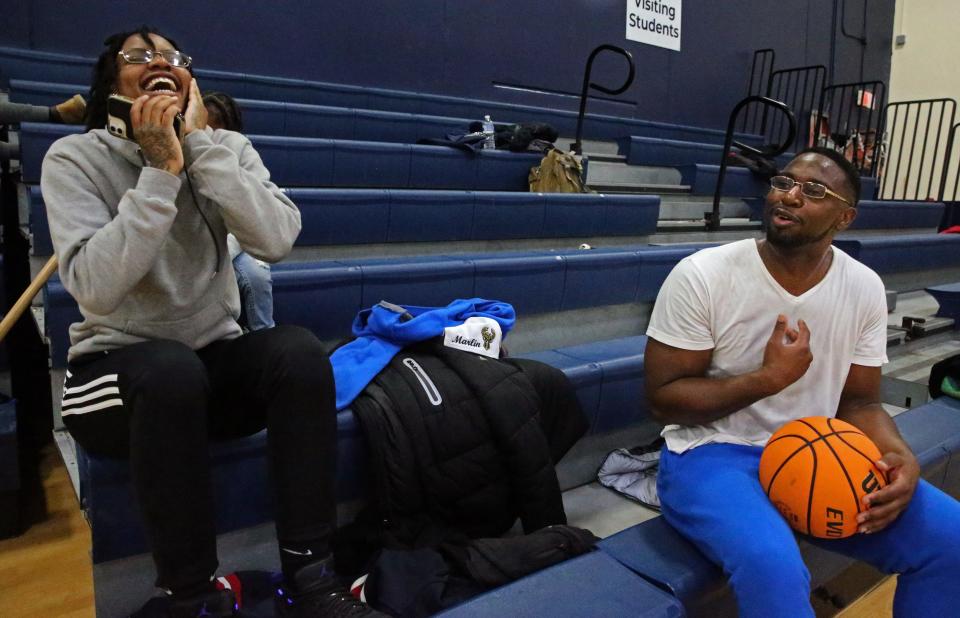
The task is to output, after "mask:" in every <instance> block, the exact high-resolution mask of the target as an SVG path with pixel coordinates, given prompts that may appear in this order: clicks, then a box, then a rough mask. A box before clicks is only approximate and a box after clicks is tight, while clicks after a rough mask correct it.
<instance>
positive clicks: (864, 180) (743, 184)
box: [679, 163, 876, 200]
mask: <svg viewBox="0 0 960 618" xmlns="http://www.w3.org/2000/svg"><path fill="white" fill-rule="evenodd" d="M679 169H680V174H681V178H682V179H683V184H685V185H690V192H691V193H693V194H694V195H713V192H714V190H715V189H716V188H717V178H718V177H719V175H720V165H719V164H711V163H696V164H692V165H682V166H679ZM769 190H770V183H768V182H767V181H766V180H763V179H762V178H760V177H758V176H757V175H756V174H754V173H753V172H751V171H750V170H749V169H747V168H745V167H730V166H728V167H727V170H726V173H725V175H724V182H723V195H725V196H737V197H758V196H762V195H766V194H767V192H768V191H769ZM874 195H876V180H875V179H874V178H871V177H869V176H861V177H860V198H861V199H864V200H867V199H872V198H873V196H874Z"/></svg>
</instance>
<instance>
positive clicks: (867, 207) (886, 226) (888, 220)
mask: <svg viewBox="0 0 960 618" xmlns="http://www.w3.org/2000/svg"><path fill="white" fill-rule="evenodd" d="M747 202H748V204H749V206H750V211H751V215H750V218H751V219H754V220H760V219H762V218H763V203H764V199H763V198H756V199H753V200H747ZM945 207H946V205H945V204H944V203H943V202H898V201H893V200H867V199H863V200H860V201H859V202H857V218H856V219H854V221H853V224H852V225H851V226H850V228H849V229H850V230H854V231H855V230H907V229H911V228H913V229H917V228H927V229H929V230H930V231H933V230H936V229H937V224H939V222H940V218H941V217H942V216H943V211H944V208H945Z"/></svg>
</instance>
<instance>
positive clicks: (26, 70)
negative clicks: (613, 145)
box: [0, 47, 761, 143]
mask: <svg viewBox="0 0 960 618" xmlns="http://www.w3.org/2000/svg"><path fill="white" fill-rule="evenodd" d="M92 66H93V59H90V58H83V57H80V56H70V55H65V54H53V53H49V52H35V51H32V50H22V49H16V48H9V47H0V83H4V84H10V85H12V84H11V83H10V82H11V80H17V81H18V87H19V88H20V89H21V92H23V93H24V94H23V95H18V96H20V97H21V99H20V100H21V102H33V101H49V94H44V93H43V92H44V90H45V87H44V86H43V83H45V82H51V83H54V84H58V83H59V84H74V85H73V86H72V87H71V88H70V90H72V91H73V92H72V93H71V94H74V93H77V92H86V91H87V87H85V86H80V85H79V84H80V83H82V82H83V81H84V80H86V79H87V78H88V76H89V72H90V68H92ZM194 74H195V75H196V77H197V80H198V81H199V83H200V88H201V89H202V90H203V91H210V90H220V91H223V92H226V93H229V94H230V95H231V96H233V97H235V98H238V99H258V100H265V101H284V102H290V103H306V104H314V105H316V104H320V105H328V106H335V107H352V108H362V109H381V110H386V111H395V112H406V113H412V114H426V115H431V116H448V117H451V116H452V117H458V118H475V119H478V118H481V117H483V115H484V114H491V115H492V116H493V118H494V119H495V120H497V121H504V122H506V121H508V122H546V123H549V124H551V125H553V126H554V127H555V128H556V129H557V130H558V131H560V133H561V134H565V135H573V134H574V133H575V131H576V122H577V112H576V111H574V110H572V109H570V110H558V109H550V108H543V107H536V106H532V105H521V104H515V103H503V102H499V101H486V100H473V99H464V98H460V97H452V96H445V95H436V94H427V93H419V92H407V91H401V90H390V89H384V88H371V87H361V86H351V85H345V84H334V83H329V82H318V81H306V80H298V79H288V78H280V77H268V76H262V75H247V74H243V73H232V72H227V71H214V70H209V69H196V70H195V71H194ZM24 81H27V82H29V84H30V86H29V88H26V89H24V86H23V82H24ZM54 92H56V94H58V95H59V94H61V93H62V92H63V90H59V91H58V90H56V89H54ZM601 103H602V102H601ZM38 104H49V103H46V102H43V103H38ZM570 104H571V105H572V102H571V103H570ZM583 129H584V135H587V136H590V138H591V139H619V138H621V137H623V136H625V135H643V136H648V137H657V138H664V139H677V140H690V141H701V142H712V143H723V139H724V132H723V131H722V130H719V129H705V128H701V127H694V126H688V125H680V124H671V123H665V122H654V121H647V120H641V119H638V118H625V117H619V116H610V115H604V114H588V115H587V116H586V117H585V119H584V126H583ZM737 138H738V139H739V140H740V141H745V142H749V143H759V142H760V141H761V140H760V138H759V137H758V136H755V135H746V134H738V135H737Z"/></svg>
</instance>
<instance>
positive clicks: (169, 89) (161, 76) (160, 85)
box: [140, 73, 180, 95]
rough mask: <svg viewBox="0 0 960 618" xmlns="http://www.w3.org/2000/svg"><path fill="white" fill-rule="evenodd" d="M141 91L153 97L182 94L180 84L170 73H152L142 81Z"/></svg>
mask: <svg viewBox="0 0 960 618" xmlns="http://www.w3.org/2000/svg"><path fill="white" fill-rule="evenodd" d="M140 90H142V91H143V92H145V93H146V94H151V95H152V94H169V95H176V94H178V93H179V92H180V82H179V81H178V80H177V78H176V77H175V76H174V75H172V74H170V73H151V74H149V75H147V76H146V77H144V79H143V80H141V82H140Z"/></svg>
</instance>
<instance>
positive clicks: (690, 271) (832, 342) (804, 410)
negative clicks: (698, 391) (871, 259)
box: [647, 239, 887, 453]
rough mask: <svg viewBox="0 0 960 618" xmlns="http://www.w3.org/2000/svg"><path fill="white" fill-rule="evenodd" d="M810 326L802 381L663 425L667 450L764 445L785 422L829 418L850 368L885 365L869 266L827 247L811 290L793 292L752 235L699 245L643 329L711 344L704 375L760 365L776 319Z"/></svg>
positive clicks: (681, 341)
mask: <svg viewBox="0 0 960 618" xmlns="http://www.w3.org/2000/svg"><path fill="white" fill-rule="evenodd" d="M781 313H782V314H784V315H785V316H787V319H788V326H790V327H792V328H796V327H797V321H798V320H800V319H802V320H804V321H805V322H806V323H807V326H808V327H809V329H810V350H811V352H812V354H813V362H812V363H811V365H810V368H809V369H808V370H807V372H806V373H805V374H804V375H803V377H802V378H800V379H799V380H797V381H796V382H794V383H793V384H791V385H790V386H788V387H787V388H785V389H784V390H782V391H780V392H779V393H777V394H775V395H772V396H770V397H767V398H765V399H761V400H759V401H757V402H755V403H753V404H751V405H749V406H747V407H746V408H743V409H742V410H739V411H737V412H734V413H733V414H730V415H729V416H725V417H723V418H721V419H719V420H716V421H713V422H712V423H707V424H706V425H697V426H683V425H668V426H667V427H665V428H664V430H663V437H664V438H665V439H666V443H667V447H668V448H669V449H670V450H671V451H673V452H675V453H682V452H684V451H686V450H687V449H691V448H695V447H697V446H701V445H704V444H710V443H712V442H725V443H732V444H746V445H754V446H763V445H765V444H766V442H767V440H768V439H769V437H770V435H771V434H772V433H773V432H774V431H776V430H777V429H778V428H779V427H780V426H781V425H783V424H784V423H786V422H787V421H790V420H793V419H796V418H801V417H804V416H834V415H836V411H837V405H838V404H839V402H840V393H841V391H842V390H843V385H844V383H845V382H846V379H847V373H848V372H849V371H850V364H851V363H856V364H858V365H865V366H870V367H879V366H880V365H883V364H884V363H886V362H887V355H886V348H887V302H886V293H885V291H884V286H883V282H882V281H881V280H880V277H879V276H877V274H876V273H875V272H873V271H872V270H870V269H869V268H868V267H866V266H864V265H863V264H861V263H860V262H858V261H856V260H854V259H853V258H851V257H850V256H848V255H847V254H846V253H844V252H843V251H841V250H840V249H837V248H836V247H833V263H832V264H831V265H830V270H829V271H828V272H827V274H826V276H825V277H824V278H823V279H822V280H821V281H820V282H819V283H818V284H817V285H816V286H814V287H813V288H811V289H810V290H807V291H806V292H805V293H803V294H802V295H800V296H794V295H792V294H790V293H789V292H787V291H786V290H784V289H783V288H782V287H781V286H780V284H778V283H777V282H776V280H775V279H774V278H773V276H772V275H771V274H770V272H769V271H768V270H767V268H766V266H764V264H763V260H762V259H761V258H760V253H759V251H758V249H757V243H756V241H755V240H753V239H747V240H741V241H737V242H733V243H729V244H726V245H723V246H720V247H712V248H709V249H704V250H702V251H699V252H697V253H695V254H693V255H691V256H689V257H687V258H685V259H684V260H682V261H681V262H680V263H679V264H677V265H676V267H674V269H673V271H672V272H671V273H670V275H669V276H668V277H667V280H666V281H665V282H664V284H663V286H662V287H661V288H660V292H659V294H658V295H657V302H656V305H655V306H654V308H653V315H652V316H651V317H650V324H649V326H648V328H647V335H649V336H650V337H652V338H654V339H656V340H657V341H659V342H661V343H665V344H667V345H670V346H673V347H676V348H682V349H685V350H710V349H712V350H713V356H712V357H711V359H710V367H709V369H707V374H706V376H707V377H711V378H723V377H729V376H735V375H742V374H745V373H748V372H750V371H753V370H755V369H758V368H760V366H761V365H762V364H763V352H764V348H765V347H766V345H767V341H768V340H769V339H770V334H771V333H772V332H773V327H774V324H776V320H777V315H778V314H781Z"/></svg>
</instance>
